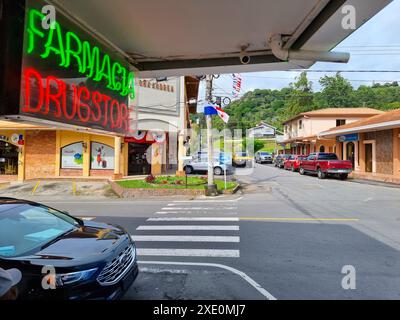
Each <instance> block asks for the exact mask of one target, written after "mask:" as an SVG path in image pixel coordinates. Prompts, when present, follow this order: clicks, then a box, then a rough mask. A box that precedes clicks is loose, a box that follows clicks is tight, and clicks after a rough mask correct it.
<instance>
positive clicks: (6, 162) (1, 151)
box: [0, 141, 18, 175]
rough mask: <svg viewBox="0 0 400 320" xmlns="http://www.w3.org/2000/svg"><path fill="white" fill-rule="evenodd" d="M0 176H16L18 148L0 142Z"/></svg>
mask: <svg viewBox="0 0 400 320" xmlns="http://www.w3.org/2000/svg"><path fill="white" fill-rule="evenodd" d="M0 174H5V175H16V174H18V147H17V146H14V145H12V144H10V143H8V142H5V141H0Z"/></svg>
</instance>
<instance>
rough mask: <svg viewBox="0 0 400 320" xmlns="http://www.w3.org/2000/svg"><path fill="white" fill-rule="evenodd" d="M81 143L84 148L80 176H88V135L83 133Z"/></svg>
mask: <svg viewBox="0 0 400 320" xmlns="http://www.w3.org/2000/svg"><path fill="white" fill-rule="evenodd" d="M82 141H83V143H84V145H85V146H86V148H83V170H82V176H84V177H89V175H90V135H89V134H86V133H85V134H83V140H82Z"/></svg>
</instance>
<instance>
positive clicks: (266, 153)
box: [260, 152, 271, 156]
mask: <svg viewBox="0 0 400 320" xmlns="http://www.w3.org/2000/svg"><path fill="white" fill-rule="evenodd" d="M260 155H261V156H270V155H271V154H270V153H268V152H260Z"/></svg>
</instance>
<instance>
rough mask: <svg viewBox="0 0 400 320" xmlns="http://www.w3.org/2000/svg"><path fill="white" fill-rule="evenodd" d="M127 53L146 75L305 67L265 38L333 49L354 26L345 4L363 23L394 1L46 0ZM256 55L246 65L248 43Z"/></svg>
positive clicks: (289, 45)
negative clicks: (348, 23)
mask: <svg viewBox="0 0 400 320" xmlns="http://www.w3.org/2000/svg"><path fill="white" fill-rule="evenodd" d="M48 2H50V3H53V4H56V5H58V6H59V8H60V9H62V10H64V11H65V12H67V13H69V14H70V15H71V16H75V17H76V18H77V19H78V20H79V21H80V23H81V24H84V25H85V27H86V28H88V29H89V30H91V31H92V32H93V33H95V34H96V35H97V36H98V37H99V38H102V39H103V40H107V41H108V42H111V43H112V44H113V45H114V46H115V47H116V48H118V49H120V50H121V51H123V52H124V53H125V54H126V56H127V57H129V59H130V61H131V62H132V64H133V66H134V68H135V69H136V70H137V71H138V72H139V76H140V77H161V76H173V75H203V74H213V73H232V72H252V71H270V70H289V69H292V68H299V67H301V68H307V67H310V66H311V65H312V64H313V63H314V62H315V61H289V62H285V61H281V60H279V59H278V58H276V57H275V56H274V55H273V54H272V52H271V48H270V46H269V43H268V41H267V39H268V37H269V35H271V34H282V35H283V36H284V42H285V48H292V49H306V50H322V51H329V50H331V49H332V48H334V47H335V46H336V45H337V44H338V43H340V42H341V41H342V40H343V39H345V38H346V37H347V36H349V35H350V34H351V33H352V32H354V30H345V29H343V27H342V24H341V22H342V19H343V17H344V15H343V13H342V12H341V8H342V6H343V5H347V4H351V5H353V6H354V7H355V9H356V15H357V27H359V26H361V25H362V24H363V23H364V22H365V21H367V20H369V19H370V18H371V17H372V16H374V15H375V14H376V13H377V12H379V11H380V10H381V9H382V8H384V7H385V6H386V5H387V4H388V3H389V2H390V0H348V1H346V0H296V1H293V0H279V1H276V0H264V1H261V0H168V1H165V0H164V1H161V0H145V1H141V0H113V1H110V0H48ZM243 48H245V51H246V55H249V56H250V57H251V59H250V63H249V64H246V65H243V64H242V63H241V61H240V59H239V56H240V54H241V51H242V49H243Z"/></svg>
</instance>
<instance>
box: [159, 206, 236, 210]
mask: <svg viewBox="0 0 400 320" xmlns="http://www.w3.org/2000/svg"><path fill="white" fill-rule="evenodd" d="M234 209H237V208H236V207H221V208H218V207H217V208H216V207H209V208H202V207H186V208H176V207H173V208H171V207H165V208H162V209H161V210H179V211H181V210H184V211H187V210H190V211H194V210H213V211H215V210H234Z"/></svg>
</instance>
